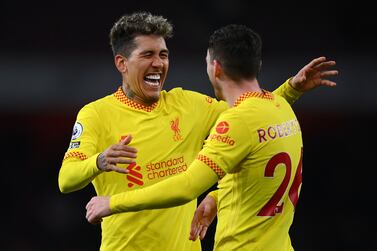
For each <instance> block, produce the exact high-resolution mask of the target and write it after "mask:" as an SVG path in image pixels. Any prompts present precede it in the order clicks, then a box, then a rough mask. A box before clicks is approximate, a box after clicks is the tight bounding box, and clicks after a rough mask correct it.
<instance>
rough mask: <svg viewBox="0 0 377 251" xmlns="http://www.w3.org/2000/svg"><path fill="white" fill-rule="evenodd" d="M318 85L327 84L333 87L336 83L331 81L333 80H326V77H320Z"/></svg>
mask: <svg viewBox="0 0 377 251" xmlns="http://www.w3.org/2000/svg"><path fill="white" fill-rule="evenodd" d="M320 85H323V86H329V87H335V86H336V83H335V82H333V81H330V80H327V79H322V80H321V82H320Z"/></svg>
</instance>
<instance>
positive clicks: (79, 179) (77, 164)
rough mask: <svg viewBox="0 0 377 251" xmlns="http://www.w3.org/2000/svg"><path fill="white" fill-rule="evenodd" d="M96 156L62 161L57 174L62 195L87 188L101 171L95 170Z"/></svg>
mask: <svg viewBox="0 0 377 251" xmlns="http://www.w3.org/2000/svg"><path fill="white" fill-rule="evenodd" d="M97 156H98V154H95V155H93V156H92V157H90V158H88V159H85V160H79V159H77V160H76V159H75V160H74V161H73V160H66V161H63V163H62V166H61V168H60V172H59V178H58V182H59V189H60V191H61V192H62V193H70V192H74V191H77V190H80V189H82V188H84V187H85V186H87V185H88V184H89V183H90V182H91V181H92V180H93V179H94V178H95V177H96V176H97V175H98V174H100V173H101V172H102V171H101V170H99V169H98V168H97V163H96V161H97Z"/></svg>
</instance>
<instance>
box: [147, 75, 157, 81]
mask: <svg viewBox="0 0 377 251" xmlns="http://www.w3.org/2000/svg"><path fill="white" fill-rule="evenodd" d="M145 78H146V79H153V80H160V75H158V74H154V75H148V76H145Z"/></svg>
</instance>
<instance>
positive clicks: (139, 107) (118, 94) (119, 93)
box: [114, 87, 158, 112]
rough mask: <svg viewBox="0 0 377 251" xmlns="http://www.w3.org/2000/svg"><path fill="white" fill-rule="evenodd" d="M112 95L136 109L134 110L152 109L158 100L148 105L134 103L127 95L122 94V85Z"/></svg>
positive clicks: (149, 110)
mask: <svg viewBox="0 0 377 251" xmlns="http://www.w3.org/2000/svg"><path fill="white" fill-rule="evenodd" d="M114 97H115V98H116V99H117V100H119V101H120V102H121V103H123V104H125V105H127V106H129V107H131V108H133V109H136V110H143V111H146V112H151V111H153V109H154V108H156V107H157V104H158V102H154V103H153V104H152V105H150V106H145V105H141V104H139V103H136V102H135V101H132V100H131V99H129V98H127V96H126V95H125V94H124V92H123V90H122V87H119V88H118V90H117V91H116V92H115V93H114Z"/></svg>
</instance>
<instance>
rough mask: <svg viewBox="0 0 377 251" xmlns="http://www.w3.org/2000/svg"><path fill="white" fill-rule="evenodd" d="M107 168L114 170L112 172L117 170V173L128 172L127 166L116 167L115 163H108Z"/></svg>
mask: <svg viewBox="0 0 377 251" xmlns="http://www.w3.org/2000/svg"><path fill="white" fill-rule="evenodd" d="M107 168H108V171H114V172H117V173H124V174H127V173H129V172H130V171H129V170H128V169H127V168H121V167H117V166H115V165H108V166H107Z"/></svg>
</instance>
